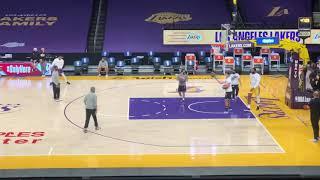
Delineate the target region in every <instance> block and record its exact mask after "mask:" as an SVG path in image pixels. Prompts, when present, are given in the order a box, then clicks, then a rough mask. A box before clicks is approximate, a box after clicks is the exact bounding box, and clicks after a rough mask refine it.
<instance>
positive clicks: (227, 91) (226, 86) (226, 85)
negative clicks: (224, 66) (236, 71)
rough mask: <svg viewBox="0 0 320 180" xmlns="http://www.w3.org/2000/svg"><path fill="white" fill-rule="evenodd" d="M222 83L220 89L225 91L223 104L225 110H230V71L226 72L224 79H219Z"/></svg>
mask: <svg viewBox="0 0 320 180" xmlns="http://www.w3.org/2000/svg"><path fill="white" fill-rule="evenodd" d="M219 83H220V84H222V89H224V91H225V97H224V104H225V110H226V112H228V111H231V110H232V109H231V108H230V101H231V96H232V86H231V72H229V71H228V72H226V78H225V80H224V81H219Z"/></svg>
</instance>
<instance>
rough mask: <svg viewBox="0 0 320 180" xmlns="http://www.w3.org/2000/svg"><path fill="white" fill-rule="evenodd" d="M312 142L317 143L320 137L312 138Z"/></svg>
mask: <svg viewBox="0 0 320 180" xmlns="http://www.w3.org/2000/svg"><path fill="white" fill-rule="evenodd" d="M311 141H312V142H314V143H317V142H318V141H319V139H311Z"/></svg>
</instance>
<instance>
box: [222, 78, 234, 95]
mask: <svg viewBox="0 0 320 180" xmlns="http://www.w3.org/2000/svg"><path fill="white" fill-rule="evenodd" d="M224 84H229V85H230V86H229V87H228V88H227V89H225V91H226V92H232V86H231V76H229V77H228V78H227V79H226V80H224Z"/></svg>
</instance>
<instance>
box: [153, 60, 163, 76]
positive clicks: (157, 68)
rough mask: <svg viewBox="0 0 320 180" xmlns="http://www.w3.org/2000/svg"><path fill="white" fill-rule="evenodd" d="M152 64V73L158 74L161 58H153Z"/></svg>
mask: <svg viewBox="0 0 320 180" xmlns="http://www.w3.org/2000/svg"><path fill="white" fill-rule="evenodd" d="M152 63H153V68H154V72H155V73H159V72H160V67H161V58H160V57H153V59H152Z"/></svg>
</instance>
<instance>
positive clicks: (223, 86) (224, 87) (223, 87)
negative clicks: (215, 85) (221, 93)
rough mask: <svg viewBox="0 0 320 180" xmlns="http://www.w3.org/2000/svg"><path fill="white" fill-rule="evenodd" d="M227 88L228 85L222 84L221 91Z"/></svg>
mask: <svg viewBox="0 0 320 180" xmlns="http://www.w3.org/2000/svg"><path fill="white" fill-rule="evenodd" d="M229 87H230V85H229V84H223V85H222V89H228V88H229Z"/></svg>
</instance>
